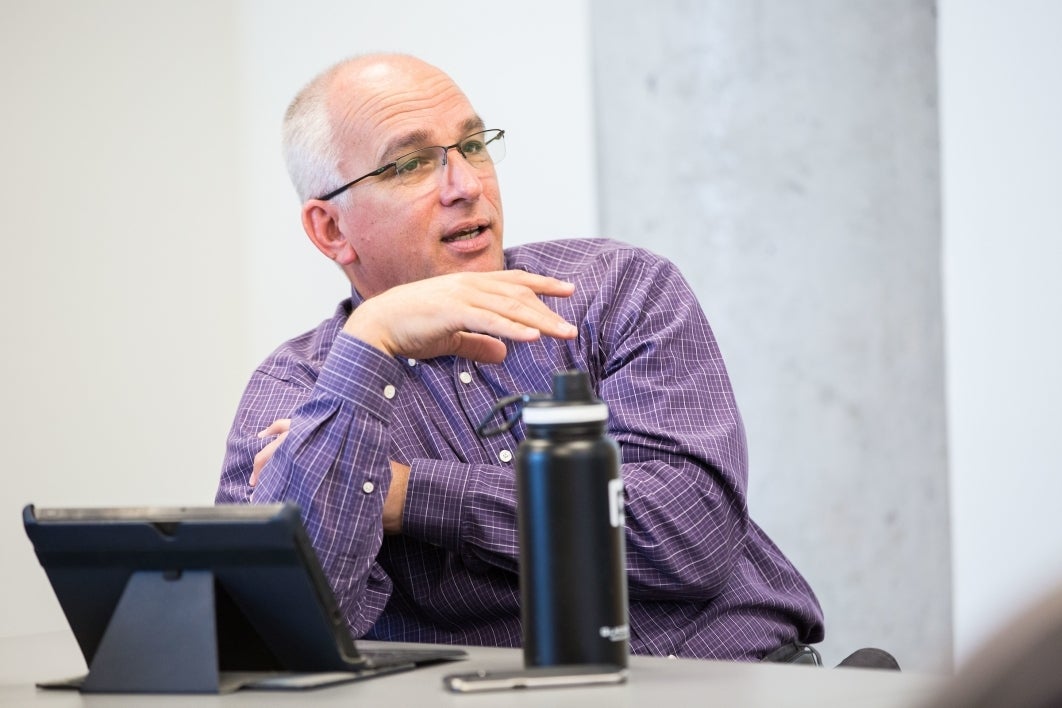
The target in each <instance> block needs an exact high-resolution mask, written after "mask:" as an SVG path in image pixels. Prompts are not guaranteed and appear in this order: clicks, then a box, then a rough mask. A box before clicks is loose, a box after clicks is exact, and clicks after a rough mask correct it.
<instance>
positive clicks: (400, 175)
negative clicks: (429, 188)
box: [394, 147, 443, 184]
mask: <svg viewBox="0 0 1062 708" xmlns="http://www.w3.org/2000/svg"><path fill="white" fill-rule="evenodd" d="M442 159H443V150H442V148H440V147H426V148H421V149H420V150H417V151H416V152H411V153H409V154H408V155H403V156H402V157H400V158H398V159H397V160H396V161H395V172H394V174H395V178H396V179H397V180H398V181H399V182H401V183H402V184H419V183H420V182H423V181H424V180H426V179H427V178H429V177H431V176H432V175H433V174H435V170H436V169H437V168H438V167H439V164H440V163H441V162H442Z"/></svg>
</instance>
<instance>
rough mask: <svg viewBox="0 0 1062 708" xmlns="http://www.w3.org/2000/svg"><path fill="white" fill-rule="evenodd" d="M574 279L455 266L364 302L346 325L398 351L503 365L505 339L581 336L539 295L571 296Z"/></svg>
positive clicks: (397, 353) (381, 346) (392, 352)
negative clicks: (448, 271) (459, 270)
mask: <svg viewBox="0 0 1062 708" xmlns="http://www.w3.org/2000/svg"><path fill="white" fill-rule="evenodd" d="M574 290H575V286H574V285H572V284H571V283H568V282H565V281H562V280H558V279H556V278H550V277H548V276H542V275H536V274H534V273H528V272H526V271H522V270H503V271H492V272H488V273H451V274H448V275H440V276H437V277H434V278H428V279H425V280H419V281H416V282H412V283H406V284H405V285H399V286H397V287H394V288H391V289H390V290H387V291H385V292H383V293H380V294H379V295H377V296H375V297H372V298H369V299H368V300H366V301H365V302H363V303H362V304H361V305H360V306H359V307H357V308H356V309H355V310H354V312H353V313H352V314H351V316H350V318H349V319H348V320H347V323H346V325H345V326H344V328H343V330H344V331H345V332H347V333H348V334H350V335H352V336H354V337H357V338H359V339H361V340H362V341H364V342H366V343H368V344H370V345H372V346H374V347H376V348H377V349H380V350H382V351H384V352H386V353H387V354H390V355H392V356H406V357H411V358H414V359H429V358H432V357H436V356H445V355H457V356H461V357H465V358H468V359H472V360H474V361H481V362H485V363H492V364H496V363H499V362H501V361H502V360H503V359H505V355H506V348H505V344H504V343H503V342H502V341H501V339H511V340H514V341H519V342H529V341H533V340H535V339H538V338H539V337H541V336H543V335H545V336H548V337H557V338H560V339H573V338H575V335H576V333H577V330H576V328H575V327H574V326H573V325H572V324H571V323H569V322H566V321H565V320H564V319H563V318H562V317H560V316H559V315H558V314H556V313H555V312H553V311H552V310H550V309H549V308H548V307H547V306H546V305H545V303H543V302H542V300H540V299H539V295H548V296H553V297H568V296H570V295H571V294H572V293H573V292H574Z"/></svg>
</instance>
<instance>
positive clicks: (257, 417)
mask: <svg viewBox="0 0 1062 708" xmlns="http://www.w3.org/2000/svg"><path fill="white" fill-rule="evenodd" d="M284 144H285V153H286V159H287V163H288V169H289V172H290V174H291V177H292V180H293V182H294V183H295V187H296V190H297V191H298V193H299V196H300V199H301V200H302V201H303V206H302V223H303V228H304V230H305V231H306V233H307V235H308V236H309V237H310V240H311V241H312V242H313V243H314V245H315V246H316V247H317V248H318V249H319V250H320V251H321V252H322V253H324V254H325V255H326V256H328V257H329V258H331V259H332V260H334V261H335V262H336V263H337V264H338V265H339V267H340V268H341V269H342V271H343V272H344V273H345V274H346V276H347V278H348V279H349V280H350V282H351V285H352V292H351V297H350V299H349V300H347V301H344V302H343V303H341V304H340V306H339V308H338V309H337V311H336V313H335V315H334V316H333V317H332V318H331V319H329V320H326V321H325V322H323V323H322V324H321V325H320V326H318V327H317V328H316V329H314V330H312V331H310V332H308V333H306V334H304V335H302V336H301V337H297V338H296V339H293V340H291V341H289V342H287V343H286V344H284V345H282V346H281V347H280V348H279V349H278V350H277V351H276V352H274V353H273V354H272V355H271V356H270V357H269V358H268V359H267V360H266V361H265V362H264V363H263V364H262V365H261V366H260V367H259V368H258V369H257V370H256V371H255V373H254V375H253V376H252V378H251V381H250V383H249V384H248V387H247V390H246V392H245V394H244V397H243V400H242V401H241V404H240V407H239V410H238V412H237V415H236V420H235V422H234V424H233V428H232V431H231V433H230V435H229V440H228V451H227V455H226V459H225V463H224V469H223V472H222V478H221V484H220V487H219V489H218V494H217V501H218V502H219V503H231V502H255V503H264V502H274V501H279V500H290V501H293V502H296V503H298V504H299V505H300V506H301V508H302V512H303V518H304V521H305V523H306V526H307V530H308V532H309V534H310V537H311V539H312V541H313V544H314V547H315V549H316V551H317V554H318V556H319V558H320V560H321V563H322V566H323V567H324V569H325V572H326V574H327V575H328V577H329V579H330V581H331V583H332V585H333V587H334V589H335V593H336V596H337V599H338V601H339V603H340V607H341V609H342V611H343V612H344V614H345V616H346V618H347V621H348V623H349V625H350V628H351V631H352V632H353V633H354V634H355V635H356V636H367V637H370V638H379V639H393V640H401V641H427V642H445V643H457V644H471V645H502V646H517V645H519V643H520V638H521V633H520V611H519V585H518V582H519V581H518V576H517V559H518V549H517V543H516V537H517V533H516V518H515V517H516V514H515V508H516V501H515V494H514V487H515V483H514V470H513V453H514V452H515V450H516V447H517V445H518V444H519V441H520V440H521V439H522V438H523V427H522V425H518V426H517V427H516V428H514V429H513V431H511V432H510V433H508V434H504V435H502V436H499V437H494V438H490V439H483V438H480V437H478V436H477V435H476V433H475V427H476V425H477V424H478V423H479V422H480V420H481V419H482V418H483V416H484V415H485V414H487V412H488V411H489V410H490V408H491V405H492V404H493V403H494V402H495V401H496V400H497V399H499V398H501V397H503V396H505V395H509V394H512V393H520V392H532V391H548V390H549V387H550V381H551V376H552V374H553V372H554V371H555V370H559V369H566V368H572V367H577V368H580V369H582V370H584V371H586V372H587V373H588V374H589V376H590V378H591V380H592V382H593V384H594V387H595V390H596V391H597V393H598V395H599V396H600V397H601V398H602V399H603V400H604V401H605V402H606V403H607V404H608V405H609V408H610V421H609V432H610V434H611V435H612V436H613V437H614V438H615V439H616V440H617V441H618V443H619V445H620V448H621V452H622V458H623V459H622V462H623V467H622V473H623V478H624V483H625V487H626V491H625V495H626V498H625V509H626V542H627V568H628V586H629V593H630V632H631V636H630V646H631V651H632V652H633V653H636V654H657V655H668V654H673V655H678V656H691V657H714V658H733V659H746V660H758V659H761V658H763V657H764V656H766V655H768V654H771V653H772V652H776V651H777V650H779V648H780V647H782V648H783V649H782V651H783V652H784V651H785V649H784V647H786V646H789V645H792V644H793V643H802V642H816V641H819V640H821V638H822V636H823V628H822V615H821V610H820V608H819V606H818V603H817V601H816V599H815V596H814V594H813V593H812V591H811V589H810V588H809V587H808V585H807V583H806V582H805V581H804V579H803V578H802V577H801V576H800V575H799V573H798V572H797V571H796V570H795V569H794V568H793V566H792V565H791V564H790V563H789V561H788V560H786V558H785V557H784V556H783V555H782V553H781V552H780V551H779V550H778V549H777V548H776V547H775V546H774V544H773V543H772V542H771V541H770V540H769V539H768V538H767V537H766V535H765V534H764V533H763V532H762V531H761V530H760V529H759V527H757V526H756V525H755V524H754V523H752V522H751V520H750V519H749V517H748V512H747V507H746V499H745V492H746V472H747V470H746V465H747V455H746V448H745V437H744V429H743V427H742V424H741V420H740V417H739V414H738V412H737V407H736V405H735V403H734V398H733V392H732V390H731V387H730V383H729V380H728V378H727V374H726V370H725V367H724V365H723V361H722V358H721V356H720V353H719V350H718V347H717V345H716V342H715V340H714V337H713V335H712V333H711V330H710V329H709V326H708V323H707V321H706V319H705V317H704V315H703V313H702V312H701V310H700V308H699V306H698V304H697V302H696V299H695V298H694V296H693V294H692V293H691V292H690V290H689V288H688V286H687V284H686V283H685V281H684V280H683V279H682V277H681V276H680V274H679V273H678V272H677V270H676V269H675V268H674V266H672V265H671V264H670V263H668V262H666V261H664V260H662V259H660V258H657V257H655V256H653V255H652V254H649V253H647V252H645V251H643V250H640V249H635V248H631V247H628V246H624V245H623V244H619V243H615V242H611V241H605V240H600V239H599V240H571V241H550V242H544V243H541V244H536V245H527V246H519V247H516V248H513V249H509V250H508V251H503V249H502V207H501V199H500V195H499V189H498V181H497V174H496V172H495V163H496V161H497V160H498V159H500V157H501V156H502V155H503V154H504V153H503V152H502V150H503V145H504V133H503V132H502V131H499V130H496V129H490V128H488V127H487V126H486V125H485V124H484V122H483V121H482V120H481V119H480V117H479V116H478V115H477V114H476V113H475V111H474V110H473V109H472V106H471V104H470V103H469V101H468V99H467V98H466V97H465V96H464V94H463V93H462V92H461V91H460V89H459V88H458V87H457V86H456V85H455V84H454V82H453V81H452V80H451V79H450V78H449V77H448V76H447V75H446V74H444V73H443V72H441V71H440V70H438V69H436V68H435V67H433V66H430V65H428V64H425V63H424V62H422V61H419V60H417V59H414V58H412V57H407V56H396V55H373V56H365V57H359V58H355V59H353V60H349V61H347V62H344V63H341V64H339V65H337V66H335V67H333V68H332V69H330V70H328V71H326V72H325V73H323V74H321V75H320V76H319V77H317V78H316V79H314V81H312V82H311V83H310V84H309V85H308V86H307V87H306V88H305V89H303V91H302V92H300V94H299V95H298V96H297V97H296V98H295V100H294V102H293V103H292V105H291V106H290V108H289V109H288V112H287V115H286V117H285V125H284ZM432 146H440V147H432ZM445 146H449V147H445Z"/></svg>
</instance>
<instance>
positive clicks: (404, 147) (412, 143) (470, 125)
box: [382, 116, 485, 161]
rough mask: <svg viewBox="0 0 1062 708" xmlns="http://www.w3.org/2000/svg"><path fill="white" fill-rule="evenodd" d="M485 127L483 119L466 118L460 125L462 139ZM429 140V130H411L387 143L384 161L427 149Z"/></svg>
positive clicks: (477, 117) (476, 117)
mask: <svg viewBox="0 0 1062 708" xmlns="http://www.w3.org/2000/svg"><path fill="white" fill-rule="evenodd" d="M484 125H485V124H484V122H483V119H482V118H480V117H479V116H473V117H471V118H466V119H465V120H464V121H463V122H462V123H461V125H460V129H461V137H464V136H466V135H468V134H469V133H474V132H476V131H478V130H483V127H484ZM429 140H431V137H430V134H429V133H428V131H427V130H422V129H421V130H411V131H410V132H408V133H403V134H402V135H399V136H398V137H396V138H394V139H392V140H391V141H390V142H388V143H387V145H386V147H385V148H384V151H383V153H382V154H383V156H384V161H388V160H392V159H394V158H395V157H400V156H402V155H404V154H406V153H407V152H411V151H413V150H417V149H419V148H421V147H425V143H427V142H428V141H429ZM389 156H390V157H389Z"/></svg>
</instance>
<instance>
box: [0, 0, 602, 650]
mask: <svg viewBox="0 0 1062 708" xmlns="http://www.w3.org/2000/svg"><path fill="white" fill-rule="evenodd" d="M0 14H2V16H3V17H4V21H3V22H2V23H0V91H2V92H3V96H4V110H3V111H0V121H2V122H3V123H2V124H3V131H2V133H0V136H2V137H0V141H2V146H3V150H2V152H0V154H2V155H3V158H4V165H3V170H0V200H2V208H0V234H2V237H0V238H2V239H3V241H2V243H3V246H4V253H3V256H4V257H3V258H2V259H0V268H3V270H2V272H0V288H2V291H0V295H2V297H0V303H2V304H0V307H2V308H3V310H2V320H0V322H2V324H3V329H4V332H5V335H4V342H5V346H4V347H3V349H2V350H0V366H2V371H3V372H4V373H5V374H6V381H5V386H4V394H3V395H4V405H3V409H2V411H0V416H2V425H0V428H2V430H3V431H4V432H5V438H6V441H7V445H8V452H7V454H6V455H4V463H5V469H4V471H3V487H4V493H3V502H2V504H0V567H3V568H4V575H5V581H4V590H3V595H2V598H3V601H2V602H0V634H4V635H13V634H21V633H28V632H33V631H40V630H43V629H59V628H62V627H64V626H65V621H64V620H63V618H62V616H61V614H60V612H59V608H58V605H57V603H56V602H55V600H54V599H53V596H52V593H51V589H50V588H49V586H48V584H47V581H46V579H45V577H44V574H43V571H41V569H40V566H39V565H38V563H37V561H36V559H35V557H34V556H33V554H32V550H31V548H30V546H29V543H28V541H27V540H26V537H25V533H24V532H23V530H22V527H21V516H20V511H21V508H22V506H23V505H24V504H25V503H27V502H35V503H37V504H38V505H41V506H45V505H59V504H65V505H84V506H100V505H117V504H167V503H169V504H197V503H198V504H210V503H212V502H213V493H214V489H215V487H216V484H217V478H218V472H219V469H220V464H221V458H222V453H223V446H224V439H225V434H226V432H227V431H228V426H229V423H230V421H231V419H232V415H233V413H234V411H235V407H236V403H237V400H238V397H239V394H240V391H241V390H242V388H243V385H244V383H245V382H246V380H247V377H248V376H249V375H250V372H251V368H252V367H253V366H254V365H255V364H256V363H257V362H258V361H260V360H261V359H262V358H263V357H264V356H265V355H266V354H267V353H268V352H269V350H271V349H272V348H273V347H274V346H276V345H277V344H279V343H280V341H281V340H283V339H286V338H288V337H291V336H294V335H295V334H298V333H300V332H302V331H304V330H306V329H308V328H310V327H312V326H314V325H315V324H316V323H317V322H319V321H320V320H322V319H324V318H325V317H327V316H329V315H330V314H331V313H332V311H333V308H334V306H335V304H336V303H337V302H338V301H339V300H340V299H342V298H343V297H345V296H346V295H348V294H349V290H348V287H347V286H346V285H345V280H344V279H343V277H342V276H341V274H340V273H339V272H338V271H336V270H335V268H334V266H333V265H332V264H331V263H330V262H329V261H328V260H326V259H325V258H324V257H323V256H321V255H320V254H319V253H318V252H317V251H316V250H315V249H314V248H313V247H312V245H311V244H310V243H309V241H308V240H307V239H306V237H305V236H304V235H303V233H302V230H301V227H300V226H299V218H298V204H297V202H296V200H295V198H294V196H293V191H292V189H291V188H290V186H289V184H288V181H287V176H286V174H285V173H284V170H283V165H282V162H281V158H280V141H279V127H280V119H281V116H282V113H283V110H284V108H285V107H286V105H287V102H288V101H289V100H290V99H291V97H292V96H293V95H294V92H295V91H296V90H297V88H298V87H299V86H301V85H302V84H303V83H304V82H305V81H307V80H309V79H310V78H311V76H312V75H313V74H314V73H316V72H317V71H319V70H321V69H324V68H325V67H326V66H327V65H329V64H331V63H332V62H334V61H337V60H339V59H342V58H344V57H346V56H348V55H351V54H354V53H359V52H364V51H372V50H396V51H405V52H410V53H416V54H419V55H420V56H423V57H424V58H426V59H428V60H431V61H435V62H436V63H438V64H439V65H441V66H442V67H443V68H444V69H446V70H447V71H449V72H450V73H451V74H452V75H453V76H454V78H455V79H457V80H458V82H459V83H460V84H462V86H463V88H464V89H465V91H466V93H467V94H468V95H469V97H470V99H471V100H472V102H473V105H474V106H475V107H476V108H477V110H478V111H479V112H480V114H481V115H482V116H483V117H484V119H485V120H486V121H487V122H488V123H489V124H490V125H491V126H495V127H501V128H505V129H507V130H508V131H509V133H508V136H507V139H506V141H507V143H508V156H507V157H506V160H505V162H504V163H503V164H502V165H501V166H500V168H499V172H500V179H501V182H502V185H503V191H504V200H505V215H506V226H507V229H506V237H507V240H508V241H509V242H510V243H517V242H521V241H528V240H534V239H537V238H540V237H543V236H553V235H558V234H587V233H594V232H595V231H596V221H595V220H596V216H595V214H596V210H595V206H594V205H595V201H596V200H595V194H594V183H593V163H594V160H593V151H592V140H591V118H590V100H591V99H590V90H589V62H588V59H587V56H586V54H587V41H586V18H585V16H586V6H585V3H583V2H575V3H572V2H564V1H563V0H548V1H545V2H537V3H534V4H533V5H530V4H527V5H520V6H508V5H504V4H503V5H499V6H496V7H492V8H491V9H490V10H489V11H488V12H484V11H483V7H482V4H481V3H473V2H468V1H467V0H462V1H458V2H449V3H445V4H439V3H431V2H427V1H426V0H415V1H414V0H408V1H404V2H397V1H392V2H387V3H353V2H320V1H317V2H314V1H308V2H300V3H290V2H258V1H255V0H247V1H237V0H230V1H228V2H215V1H214V0H187V1H182V2H170V3H144V2H140V0H95V1H94V2H92V3H84V2H80V1H79V0H50V1H46V2H40V3H36V2H34V3H23V2H14V1H9V0H0ZM554 148H561V149H563V151H564V152H563V154H558V152H557V151H556V150H555V149H554Z"/></svg>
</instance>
